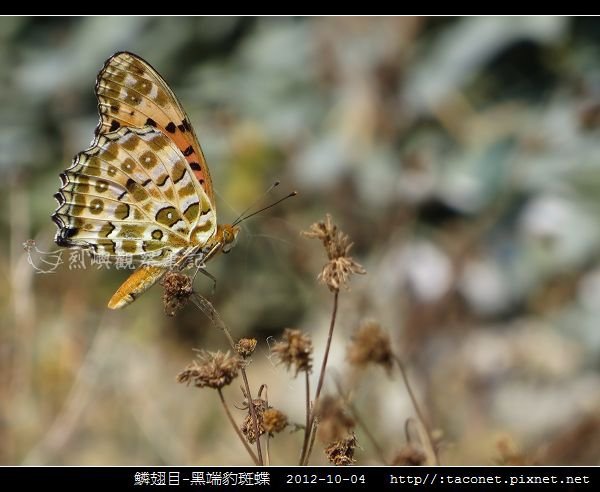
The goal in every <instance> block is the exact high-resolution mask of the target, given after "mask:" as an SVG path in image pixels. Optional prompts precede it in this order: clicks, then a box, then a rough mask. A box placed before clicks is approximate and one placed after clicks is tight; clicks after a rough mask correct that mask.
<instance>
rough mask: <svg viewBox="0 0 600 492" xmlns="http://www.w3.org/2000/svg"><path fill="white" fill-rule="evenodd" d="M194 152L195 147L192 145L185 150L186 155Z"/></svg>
mask: <svg viewBox="0 0 600 492" xmlns="http://www.w3.org/2000/svg"><path fill="white" fill-rule="evenodd" d="M193 153H194V148H193V147H192V146H191V145H190V146H189V147H188V148H187V149H185V150H184V151H183V155H184V156H186V157H187V156H189V155H192V154H193Z"/></svg>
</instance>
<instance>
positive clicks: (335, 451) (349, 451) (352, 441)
mask: <svg viewBox="0 0 600 492" xmlns="http://www.w3.org/2000/svg"><path fill="white" fill-rule="evenodd" d="M355 449H356V436H355V435H354V433H352V434H350V435H349V436H348V437H345V438H344V439H340V440H338V441H335V442H332V443H331V444H330V445H329V446H327V447H326V448H325V454H326V455H327V459H328V460H329V462H330V463H331V464H333V465H336V466H347V465H352V464H354V463H356V460H355V459H354V450H355Z"/></svg>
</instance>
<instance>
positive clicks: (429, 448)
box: [394, 355, 440, 465]
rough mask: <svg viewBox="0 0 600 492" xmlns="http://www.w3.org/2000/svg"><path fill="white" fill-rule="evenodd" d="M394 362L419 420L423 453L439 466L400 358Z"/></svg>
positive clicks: (429, 435)
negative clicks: (423, 437) (422, 438)
mask: <svg viewBox="0 0 600 492" xmlns="http://www.w3.org/2000/svg"><path fill="white" fill-rule="evenodd" d="M394 360H395V361H396V364H397V365H398V369H400V374H402V379H403V380H404V386H406V390H407V391H408V396H409V397H410V400H411V402H412V405H413V408H414V409H415V413H416V414H417V418H418V420H419V424H420V427H421V428H422V430H423V434H424V436H425V438H426V439H424V442H423V445H424V446H425V451H426V454H427V456H428V461H430V462H432V463H433V464H434V465H439V464H440V460H439V457H438V454H437V451H436V449H435V445H434V444H433V438H432V437H431V431H430V430H429V426H428V425H427V423H426V421H425V417H424V416H423V412H421V409H420V407H419V404H418V403H417V399H416V397H415V394H414V393H413V390H412V387H411V386H410V383H409V381H408V376H407V375H406V369H405V368H404V364H403V363H402V361H401V360H400V357H398V356H397V355H394Z"/></svg>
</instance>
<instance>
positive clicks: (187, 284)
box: [162, 272, 193, 316]
mask: <svg viewBox="0 0 600 492" xmlns="http://www.w3.org/2000/svg"><path fill="white" fill-rule="evenodd" d="M162 285H163V288H164V292H163V305H164V307H165V314H166V315H167V316H175V314H176V313H177V312H178V311H179V310H181V308H183V307H184V306H185V305H186V304H187V302H188V299H189V298H190V296H191V295H192V293H193V289H192V279H191V278H190V277H188V276H187V275H184V274H183V273H178V272H168V273H167V274H165V276H164V278H163V281H162Z"/></svg>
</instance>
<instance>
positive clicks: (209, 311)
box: [191, 293, 264, 465]
mask: <svg viewBox="0 0 600 492" xmlns="http://www.w3.org/2000/svg"><path fill="white" fill-rule="evenodd" d="M191 299H192V302H193V303H194V304H195V305H196V306H197V307H198V309H200V311H202V312H203V313H204V314H205V315H206V316H208V318H209V319H210V320H211V321H212V322H213V324H215V325H217V326H218V327H219V328H220V329H221V331H222V332H223V333H224V334H225V337H226V338H227V340H228V341H229V345H231V348H232V349H233V351H234V352H235V341H234V340H233V337H232V336H231V332H230V331H229V328H227V325H226V324H225V322H224V321H223V320H222V319H221V316H219V313H218V312H217V310H216V309H215V308H214V306H213V305H212V303H211V302H210V301H209V300H208V299H205V298H204V297H202V296H200V295H199V294H196V293H194V294H193V295H192V296H191ZM241 373H242V377H243V379H244V386H245V387H246V388H245V389H246V395H247V397H248V402H249V410H250V417H251V418H252V423H253V425H254V432H255V433H256V451H257V452H258V461H259V464H261V465H263V464H264V461H263V458H262V450H261V448H260V433H259V427H258V418H257V417H256V410H255V409H254V403H253V398H252V393H251V392H250V385H249V384H248V376H247V375H246V370H245V368H244V367H242V368H241Z"/></svg>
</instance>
